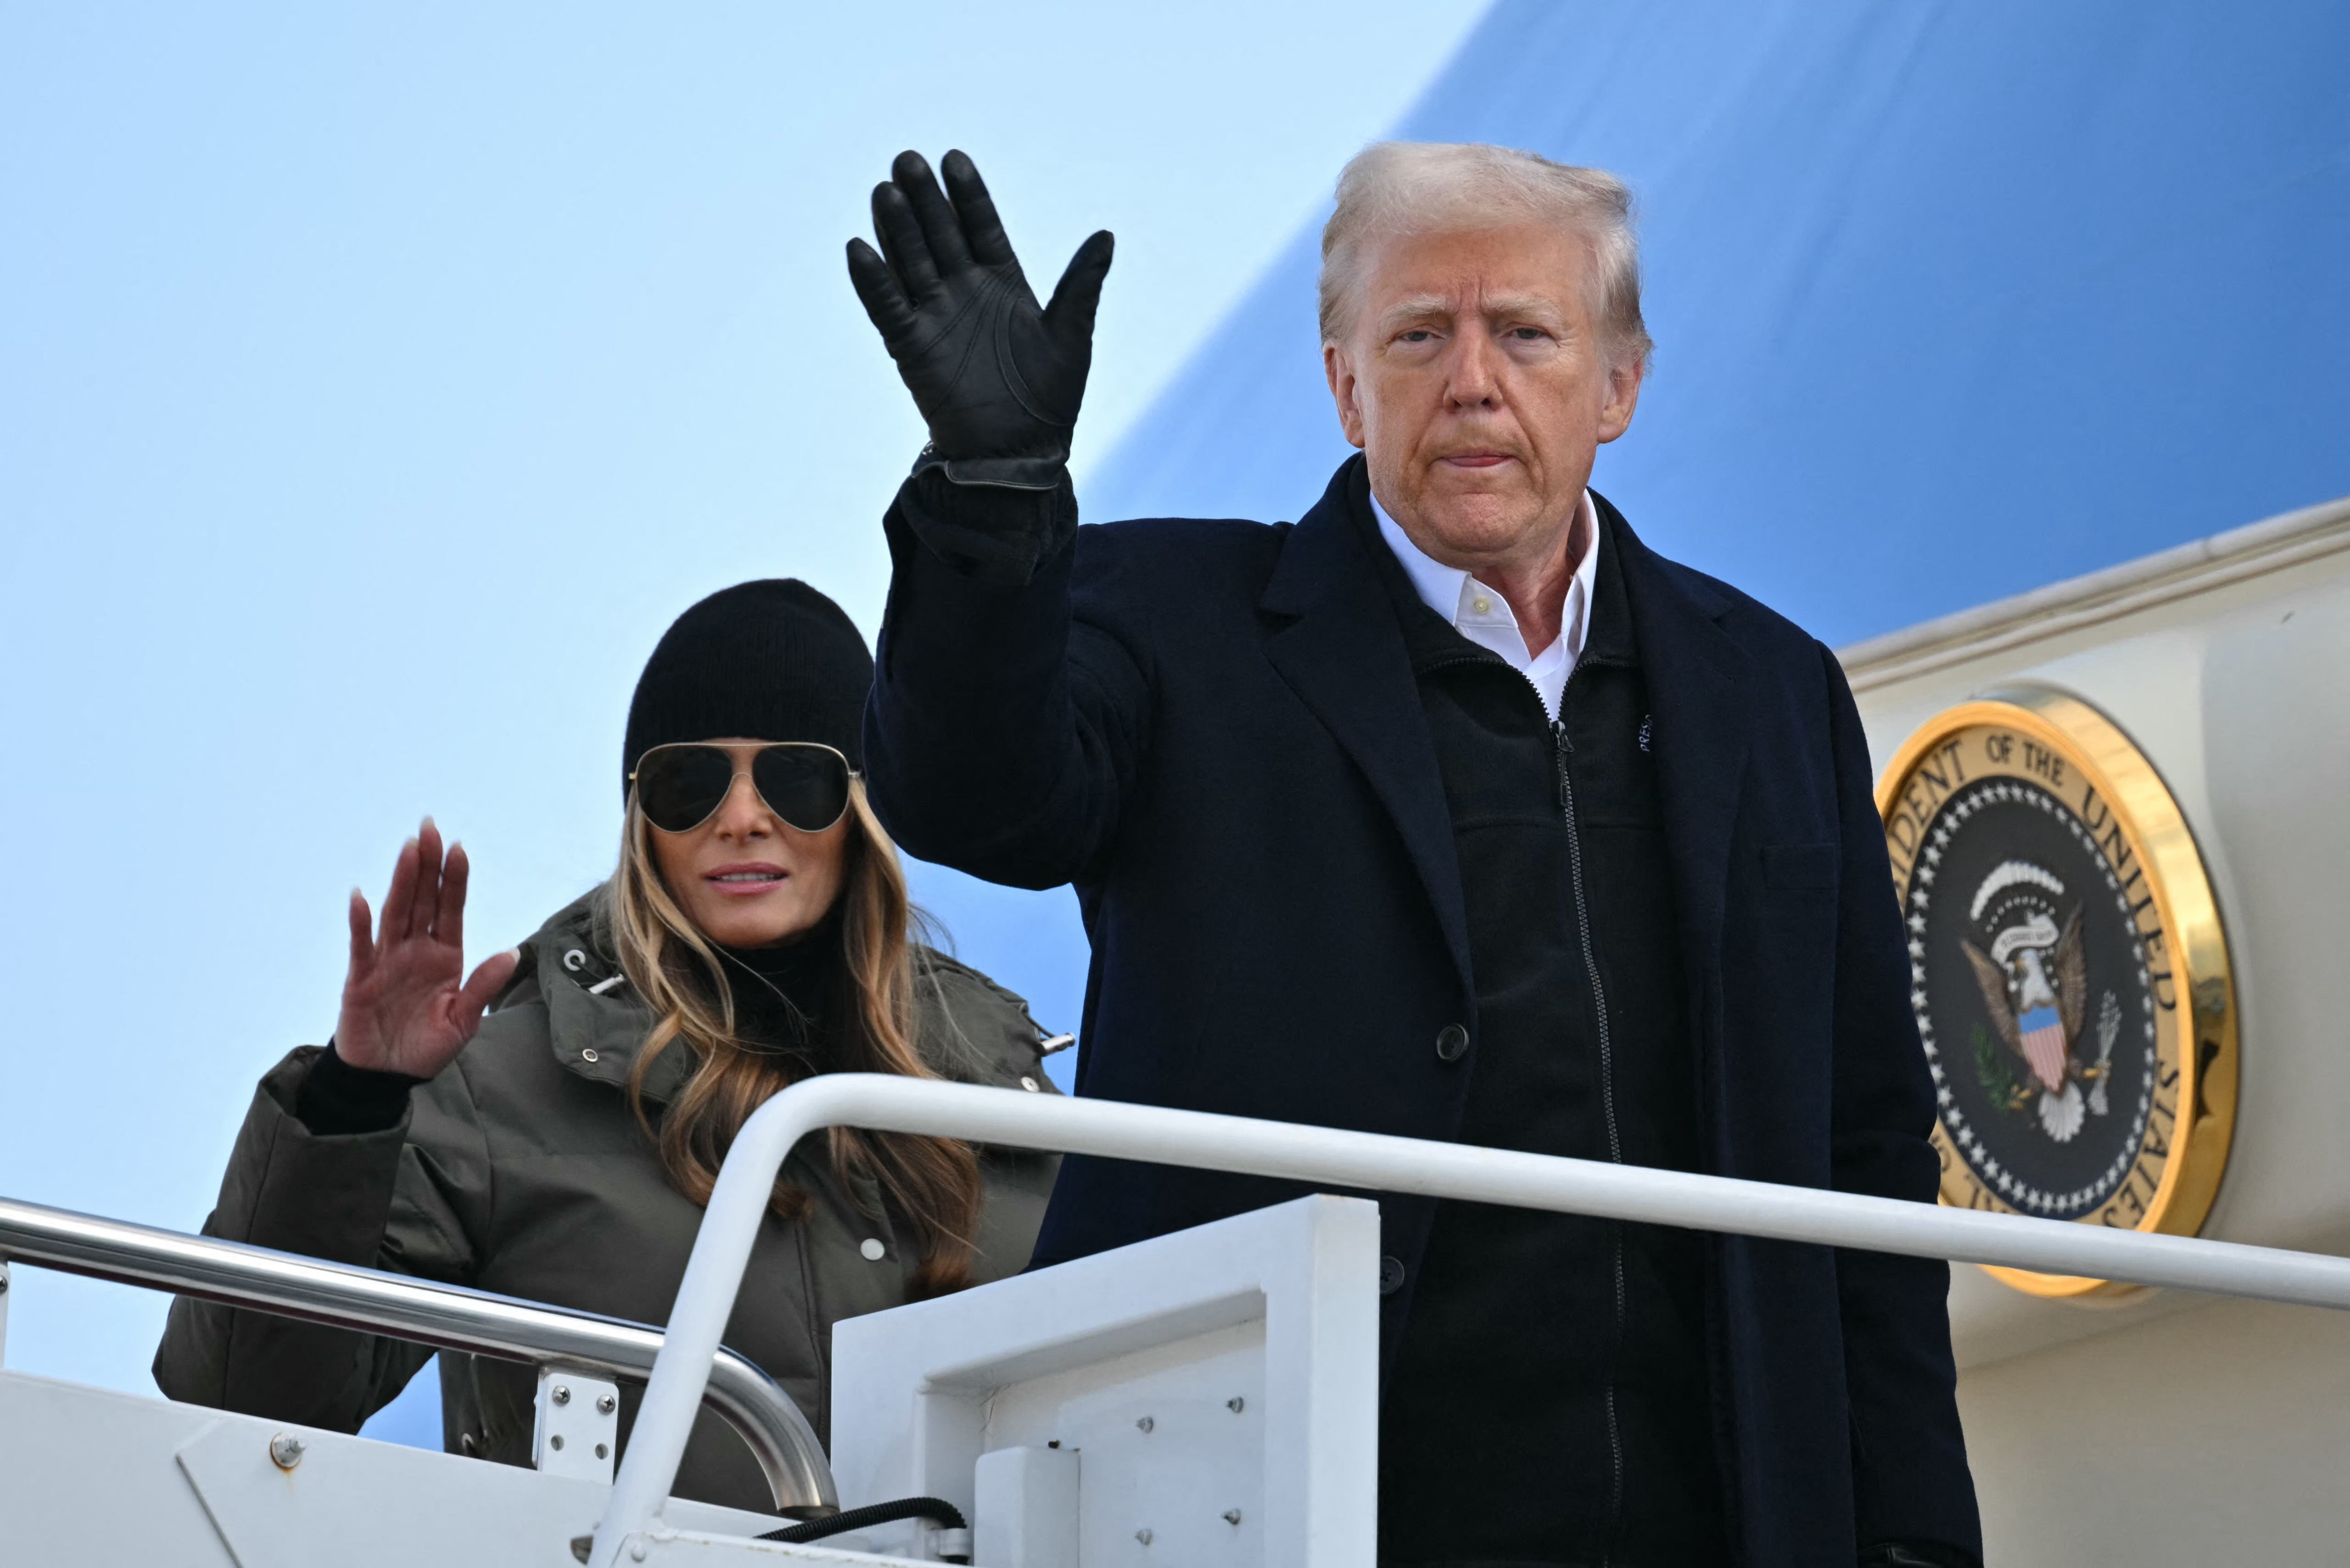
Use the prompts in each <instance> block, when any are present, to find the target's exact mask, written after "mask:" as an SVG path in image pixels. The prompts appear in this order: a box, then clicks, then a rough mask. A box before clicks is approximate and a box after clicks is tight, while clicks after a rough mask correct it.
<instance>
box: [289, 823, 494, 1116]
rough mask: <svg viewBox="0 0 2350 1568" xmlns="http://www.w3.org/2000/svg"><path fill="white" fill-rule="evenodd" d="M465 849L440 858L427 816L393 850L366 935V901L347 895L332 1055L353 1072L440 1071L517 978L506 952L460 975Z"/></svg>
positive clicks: (355, 892)
mask: <svg viewBox="0 0 2350 1568" xmlns="http://www.w3.org/2000/svg"><path fill="white" fill-rule="evenodd" d="M466 870H467V867H466V864H465V849H464V846H463V845H460V844H452V845H451V846H449V853H448V857H447V858H446V859H445V860H444V859H443V858H442V854H441V830H440V829H439V828H437V827H435V826H433V825H432V818H431V817H429V816H428V817H426V818H425V819H424V826H422V827H421V828H419V829H418V830H417V835H416V836H415V837H413V838H411V839H410V840H409V841H408V842H407V843H406V844H403V845H401V846H400V858H399V859H398V860H397V861H395V862H393V864H392V870H391V890H390V892H388V893H386V894H385V895H384V896H383V928H382V929H381V931H380V933H377V934H374V935H372V936H371V935H370V934H369V912H368V901H367V897H366V895H364V894H362V893H361V892H360V891H359V889H358V888H352V889H351V909H350V915H351V969H350V973H349V975H348V976H347V977H346V978H345V979H344V981H343V1015H342V1021H341V1022H340V1023H338V1024H337V1025H336V1027H335V1053H336V1054H338V1055H339V1056H340V1057H342V1059H343V1060H344V1061H345V1062H348V1064H351V1065H352V1066H354V1067H363V1068H366V1069H368V1070H369V1071H370V1072H378V1073H405V1074H407V1075H409V1076H411V1077H412V1078H430V1077H432V1076H433V1075H436V1074H438V1073H439V1072H440V1071H441V1069H442V1068H443V1067H445V1066H447V1065H448V1064H450V1062H451V1061H452V1060H453V1059H454V1058H455V1056H456V1054H457V1053H458V1052H460V1051H462V1050H463V1049H464V1047H465V1042H466V1041H468V1040H471V1039H472V1038H473V1032H474V1031H475V1030H476V1029H479V1028H480V1027H481V1026H482V1012H483V1010H484V1009H485V1008H487V1007H488V1006H489V1004H490V1002H492V1001H493V1000H494V999H495V998H496V996H497V994H498V992H501V991H503V990H504V989H505V984H506V981H509V980H512V979H513V978H514V972H515V965H516V964H517V963H519V962H520V961H521V954H520V953H518V952H516V951H515V950H511V949H509V950H507V951H505V952H502V953H498V954H496V955H495V956H494V957H491V958H486V959H484V960H483V961H482V965H481V967H480V968H479V969H476V970H475V971H473V975H472V977H471V978H470V979H465V980H464V982H463V984H462V985H461V984H460V983H458V982H459V980H460V978H461V977H463V975H464V973H465V940H464V939H465V876H466Z"/></svg>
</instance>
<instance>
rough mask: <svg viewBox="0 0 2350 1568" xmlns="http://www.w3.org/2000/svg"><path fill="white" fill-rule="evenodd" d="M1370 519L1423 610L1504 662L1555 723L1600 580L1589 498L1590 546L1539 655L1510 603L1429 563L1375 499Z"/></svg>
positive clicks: (1595, 517)
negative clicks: (1548, 642) (1373, 519)
mask: <svg viewBox="0 0 2350 1568" xmlns="http://www.w3.org/2000/svg"><path fill="white" fill-rule="evenodd" d="M1371 515H1373V516H1374V517H1377V518H1378V521H1379V537H1380V538H1382V539H1385V540H1386V541H1387V542H1388V549H1390V550H1393V551H1394V552H1395V558H1396V559H1397V560H1399V561H1400V562H1402V563H1403V569H1404V571H1405V573H1406V574H1407V575H1408V576H1410V578H1411V586H1412V587H1415V588H1417V589H1419V597H1420V598H1421V599H1422V600H1423V601H1424V602H1425V603H1426V604H1427V606H1428V607H1429V608H1430V609H1432V610H1434V611H1435V612H1436V613H1437V614H1439V615H1440V616H1442V617H1443V618H1445V619H1446V620H1449V621H1451V623H1452V628H1453V629H1454V630H1455V631H1458V632H1459V633H1460V634H1461V636H1463V637H1465V638H1467V639H1469V640H1470V641H1471V642H1473V643H1475V644H1476V645H1477V646H1478V647H1480V648H1489V649H1492V650H1493V651H1494V652H1495V653H1498V654H1500V655H1501V656H1502V657H1503V659H1507V660H1508V661H1509V664H1510V668H1511V669H1513V670H1517V671H1518V672H1519V673H1520V674H1522V675H1523V676H1524V677H1525V678H1526V679H1527V680H1529V681H1532V682H1533V683H1534V690H1535V691H1537V692H1539V693H1541V695H1542V700H1543V711H1544V712H1545V713H1547V714H1548V715H1549V716H1550V717H1551V718H1553V719H1556V718H1557V717H1558V700H1559V695H1560V693H1562V692H1564V691H1565V690H1566V678H1567V677H1568V676H1569V675H1572V674H1574V673H1575V660H1576V659H1580V658H1582V657H1583V645H1584V641H1585V639H1586V638H1588V637H1589V636H1590V633H1591V598H1592V594H1593V592H1594V585H1595V584H1596V582H1597V581H1598V578H1599V514H1597V513H1596V512H1595V511H1594V510H1593V509H1592V505H1591V492H1589V491H1588V490H1586V491H1585V492H1584V493H1583V529H1584V537H1585V538H1586V539H1588V540H1589V541H1590V544H1589V545H1587V546H1586V548H1585V550H1584V552H1583V559H1582V560H1581V561H1579V562H1577V563H1576V564H1575V576H1573V577H1572V578H1571V579H1569V581H1568V583H1567V585H1566V606H1565V610H1564V612H1563V613H1562V614H1561V615H1560V616H1559V619H1558V639H1557V640H1556V641H1555V642H1553V643H1552V644H1551V645H1550V646H1549V647H1548V648H1545V649H1543V650H1542V651H1541V652H1540V653H1530V652H1528V651H1527V649H1526V639H1525V634H1524V633H1523V632H1522V631H1520V630H1519V629H1518V618H1517V617H1516V616H1515V615H1513V614H1512V613H1511V611H1510V601H1509V600H1507V599H1505V598H1503V597H1502V596H1501V595H1500V594H1499V593H1496V592H1495V591H1494V590H1493V589H1492V588H1490V587H1486V586H1485V585H1484V584H1483V583H1481V582H1479V581H1478V580H1477V579H1476V578H1474V577H1472V576H1470V575H1469V574H1468V573H1467V572H1464V571H1462V570H1461V568H1460V567H1458V566H1446V565H1445V564H1444V563H1443V562H1441V561H1439V560H1436V559H1433V558H1432V557H1430V556H1429V555H1428V554H1427V553H1426V552H1425V551H1423V550H1422V549H1420V547H1419V545H1415V544H1413V543H1412V542H1411V538H1410V536H1409V535H1407V534H1405V533H1404V531H1403V530H1402V528H1400V527H1399V526H1398V525H1397V524H1396V520H1395V519H1394V518H1392V517H1390V516H1388V509H1387V508H1386V507H1384V506H1382V505H1380V504H1379V498H1378V496H1376V495H1374V496H1372V497H1371Z"/></svg>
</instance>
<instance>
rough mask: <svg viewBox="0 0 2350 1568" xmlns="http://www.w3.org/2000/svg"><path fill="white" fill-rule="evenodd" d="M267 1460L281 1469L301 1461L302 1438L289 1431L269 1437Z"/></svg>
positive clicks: (290, 1467) (286, 1468)
mask: <svg viewBox="0 0 2350 1568" xmlns="http://www.w3.org/2000/svg"><path fill="white" fill-rule="evenodd" d="M269 1462H270V1463H272V1464H274V1465H276V1467H277V1468H278V1469H281V1470H290V1469H293V1468H294V1467H295V1466H296V1465H298V1464H300V1463H301V1462H302V1439H301V1438H297V1437H296V1436H295V1435H294V1434H293V1433H291V1432H280V1433H278V1434H277V1435H276V1437H274V1438H270V1439H269Z"/></svg>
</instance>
